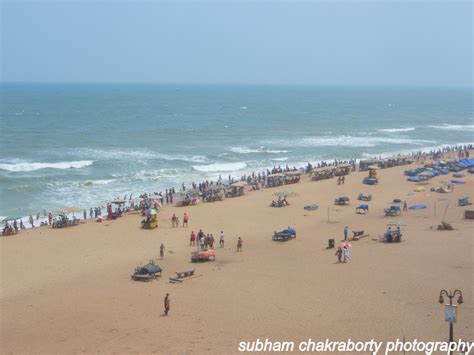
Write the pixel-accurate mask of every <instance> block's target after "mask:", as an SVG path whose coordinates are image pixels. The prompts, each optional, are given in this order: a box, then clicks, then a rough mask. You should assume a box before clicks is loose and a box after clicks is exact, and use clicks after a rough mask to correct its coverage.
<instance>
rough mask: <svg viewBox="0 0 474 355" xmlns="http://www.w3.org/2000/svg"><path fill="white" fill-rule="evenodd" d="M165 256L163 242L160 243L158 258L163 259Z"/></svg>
mask: <svg viewBox="0 0 474 355" xmlns="http://www.w3.org/2000/svg"><path fill="white" fill-rule="evenodd" d="M164 257H165V246H164V245H163V243H161V245H160V258H161V259H163V258H164Z"/></svg>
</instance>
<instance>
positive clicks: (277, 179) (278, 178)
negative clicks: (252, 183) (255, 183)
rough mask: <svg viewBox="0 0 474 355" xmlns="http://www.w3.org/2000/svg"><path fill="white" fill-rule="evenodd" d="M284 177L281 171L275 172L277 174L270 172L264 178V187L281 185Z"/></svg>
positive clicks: (283, 182)
mask: <svg viewBox="0 0 474 355" xmlns="http://www.w3.org/2000/svg"><path fill="white" fill-rule="evenodd" d="M285 179H286V176H285V174H282V173H277V174H271V175H268V176H267V178H266V184H265V186H266V187H275V186H281V185H284V184H285Z"/></svg>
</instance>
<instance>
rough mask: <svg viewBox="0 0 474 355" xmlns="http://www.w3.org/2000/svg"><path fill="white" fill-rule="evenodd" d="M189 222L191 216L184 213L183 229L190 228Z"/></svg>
mask: <svg viewBox="0 0 474 355" xmlns="http://www.w3.org/2000/svg"><path fill="white" fill-rule="evenodd" d="M188 220H189V216H188V214H187V213H186V212H184V215H183V227H184V225H186V227H188Z"/></svg>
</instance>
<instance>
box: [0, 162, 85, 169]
mask: <svg viewBox="0 0 474 355" xmlns="http://www.w3.org/2000/svg"><path fill="white" fill-rule="evenodd" d="M92 164H94V161H93V160H80V161H65V162H59V163H16V164H0V169H1V170H7V171H13V172H24V171H35V170H41V169H62V170H66V169H81V168H85V167H86V166H90V165H92Z"/></svg>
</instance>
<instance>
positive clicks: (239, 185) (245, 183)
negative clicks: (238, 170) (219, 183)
mask: <svg viewBox="0 0 474 355" xmlns="http://www.w3.org/2000/svg"><path fill="white" fill-rule="evenodd" d="M230 186H231V187H244V186H247V181H237V182H234V183H233V184H231V185H230Z"/></svg>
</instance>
